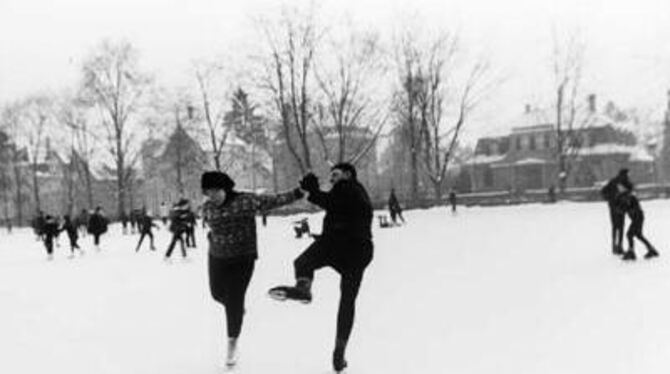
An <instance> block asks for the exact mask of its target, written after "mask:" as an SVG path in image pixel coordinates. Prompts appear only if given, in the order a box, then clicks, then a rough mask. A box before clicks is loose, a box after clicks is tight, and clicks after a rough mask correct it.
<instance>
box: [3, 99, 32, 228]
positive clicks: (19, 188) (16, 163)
mask: <svg viewBox="0 0 670 374" xmlns="http://www.w3.org/2000/svg"><path fill="white" fill-rule="evenodd" d="M1 118H2V128H3V130H4V132H5V133H6V134H7V135H8V136H9V138H10V139H11V140H12V144H11V145H10V146H9V147H8V148H7V151H8V152H9V161H8V168H10V169H11V172H10V174H11V180H12V182H13V190H14V191H13V192H14V208H15V210H16V221H17V225H21V224H22V223H23V222H24V216H23V210H24V202H26V201H27V200H28V196H27V194H26V191H25V189H26V178H25V176H24V165H25V164H26V163H27V162H28V154H27V151H26V149H25V148H21V147H20V146H19V145H18V144H17V143H16V142H17V140H18V138H19V137H20V135H21V134H20V132H19V131H20V129H21V103H20V102H13V103H10V104H7V105H5V107H4V108H3V110H2V116H1Z"/></svg>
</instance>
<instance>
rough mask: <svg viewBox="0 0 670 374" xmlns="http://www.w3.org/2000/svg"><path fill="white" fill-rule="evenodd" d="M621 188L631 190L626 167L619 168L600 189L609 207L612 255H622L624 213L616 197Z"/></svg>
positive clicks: (631, 184)
mask: <svg viewBox="0 0 670 374" xmlns="http://www.w3.org/2000/svg"><path fill="white" fill-rule="evenodd" d="M619 186H620V187H619ZM621 188H623V189H625V190H628V191H633V183H632V182H631V181H630V179H629V178H628V169H621V170H619V173H618V174H617V175H616V176H615V177H614V178H612V179H610V180H609V181H608V182H607V184H605V186H603V188H602V189H601V190H600V195H601V196H602V197H603V199H605V201H607V206H608V208H609V213H610V224H611V227H612V232H611V236H612V253H613V254H614V255H622V254H623V253H624V251H623V246H622V242H623V229H624V225H625V220H626V213H625V212H624V211H623V210H621V205H620V204H617V197H618V195H619V193H620V192H619V191H620V189H621Z"/></svg>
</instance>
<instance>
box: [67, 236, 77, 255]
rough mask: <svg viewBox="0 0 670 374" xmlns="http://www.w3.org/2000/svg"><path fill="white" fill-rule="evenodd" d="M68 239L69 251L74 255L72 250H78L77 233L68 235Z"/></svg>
mask: <svg viewBox="0 0 670 374" xmlns="http://www.w3.org/2000/svg"><path fill="white" fill-rule="evenodd" d="M67 236H68V238H69V239H70V251H71V252H72V253H74V249H75V248H76V249H79V244H77V233H76V232H75V233H72V234H70V233H68V234H67Z"/></svg>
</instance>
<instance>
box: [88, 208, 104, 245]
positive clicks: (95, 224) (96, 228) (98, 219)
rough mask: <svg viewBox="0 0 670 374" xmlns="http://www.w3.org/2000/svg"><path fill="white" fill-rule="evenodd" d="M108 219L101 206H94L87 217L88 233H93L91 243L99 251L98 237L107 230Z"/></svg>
mask: <svg viewBox="0 0 670 374" xmlns="http://www.w3.org/2000/svg"><path fill="white" fill-rule="evenodd" d="M108 225H109V221H108V220H107V217H105V213H104V211H103V210H102V207H101V206H97V207H96V208H95V212H93V214H91V216H90V217H89V218H88V233H89V234H91V235H93V245H94V246H95V250H96V251H100V237H101V236H102V234H104V233H106V232H107V226H108Z"/></svg>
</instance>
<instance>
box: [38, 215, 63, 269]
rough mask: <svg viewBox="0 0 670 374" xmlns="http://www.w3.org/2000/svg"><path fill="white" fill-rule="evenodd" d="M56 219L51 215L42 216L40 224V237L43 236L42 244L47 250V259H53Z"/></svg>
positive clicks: (56, 227)
mask: <svg viewBox="0 0 670 374" xmlns="http://www.w3.org/2000/svg"><path fill="white" fill-rule="evenodd" d="M58 232H59V229H58V220H57V219H56V218H55V217H52V216H51V215H48V214H47V216H46V217H44V223H43V224H42V237H43V238H44V246H45V247H46V250H47V259H48V260H53V258H54V255H53V252H54V238H55V237H56V236H57V235H58Z"/></svg>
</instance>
